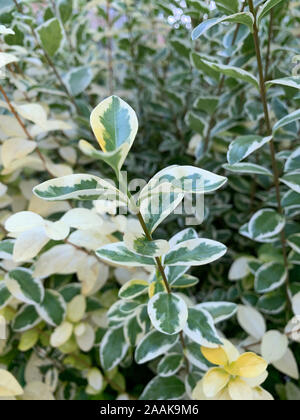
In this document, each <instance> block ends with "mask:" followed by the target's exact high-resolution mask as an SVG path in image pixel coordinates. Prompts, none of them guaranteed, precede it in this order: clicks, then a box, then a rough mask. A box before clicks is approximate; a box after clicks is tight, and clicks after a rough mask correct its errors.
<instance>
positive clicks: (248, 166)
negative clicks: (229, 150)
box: [223, 163, 273, 176]
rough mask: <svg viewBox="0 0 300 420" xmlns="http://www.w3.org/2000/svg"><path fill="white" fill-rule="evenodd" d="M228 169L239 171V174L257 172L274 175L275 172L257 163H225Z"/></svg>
mask: <svg viewBox="0 0 300 420" xmlns="http://www.w3.org/2000/svg"><path fill="white" fill-rule="evenodd" d="M223 168H224V169H226V171H229V172H233V173H237V174H239V173H240V174H253V175H255V174H257V175H266V176H273V173H272V172H271V171H270V170H269V169H267V168H265V167H264V166H260V165H256V164H255V163H236V164H234V165H223Z"/></svg>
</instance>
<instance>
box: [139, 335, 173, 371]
mask: <svg viewBox="0 0 300 420" xmlns="http://www.w3.org/2000/svg"><path fill="white" fill-rule="evenodd" d="M178 340H179V335H167V334H162V333H160V332H159V331H156V330H152V331H150V332H149V333H148V334H147V335H146V336H145V337H144V338H143V339H142V340H141V341H140V343H139V344H138V346H137V348H136V351H135V360H136V362H137V363H138V364H139V365H141V364H143V363H147V362H149V361H150V360H153V359H156V358H157V357H159V356H161V355H162V354H165V353H166V352H167V351H169V350H170V349H171V348H172V347H173V346H174V345H175V344H176V343H177V342H178Z"/></svg>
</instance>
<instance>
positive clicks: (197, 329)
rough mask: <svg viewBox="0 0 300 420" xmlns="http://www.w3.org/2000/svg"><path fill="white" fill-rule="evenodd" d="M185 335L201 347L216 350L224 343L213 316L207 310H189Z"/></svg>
mask: <svg viewBox="0 0 300 420" xmlns="http://www.w3.org/2000/svg"><path fill="white" fill-rule="evenodd" d="M183 331H184V333H185V334H186V335H187V336H188V337H189V338H190V339H191V340H192V341H194V342H195V343H197V344H200V346H204V347H209V348H216V347H218V346H220V345H222V341H221V340H220V337H219V335H218V333H217V330H216V328H215V326H214V320H213V317H212V316H211V314H210V313H209V312H208V311H206V310H205V309H200V308H196V307H194V308H189V310H188V320H187V323H186V326H185V327H184V330H183Z"/></svg>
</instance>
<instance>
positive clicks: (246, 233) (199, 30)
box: [191, 0, 300, 399]
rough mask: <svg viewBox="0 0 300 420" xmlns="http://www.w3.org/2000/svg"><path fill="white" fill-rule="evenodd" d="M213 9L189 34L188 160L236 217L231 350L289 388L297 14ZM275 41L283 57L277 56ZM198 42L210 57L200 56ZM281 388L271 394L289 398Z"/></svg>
mask: <svg viewBox="0 0 300 420" xmlns="http://www.w3.org/2000/svg"><path fill="white" fill-rule="evenodd" d="M216 3H217V8H216V9H214V11H213V12H212V16H210V18H209V19H207V20H205V21H203V22H202V23H200V24H199V25H198V26H196V27H195V29H194V30H193V32H192V39H193V41H194V42H195V44H194V45H195V49H194V51H192V53H191V61H192V64H193V67H194V68H196V69H197V70H198V71H199V72H200V74H201V76H202V83H204V84H206V86H207V95H203V96H201V97H200V98H199V99H198V101H197V103H195V106H197V108H198V109H199V111H202V112H201V113H200V114H199V120H201V121H202V122H203V127H204V131H203V133H202V136H201V137H200V138H198V139H197V159H198V162H200V164H201V162H202V161H203V162H205V160H206V161H207V160H208V161H209V160H211V159H215V160H218V161H219V162H220V164H222V165H223V168H224V169H225V171H226V174H228V178H229V185H230V187H231V189H232V190H233V194H234V205H235V208H239V209H240V213H239V214H237V213H236V211H233V212H232V211H231V212H228V214H227V215H226V216H225V220H226V222H227V223H228V224H229V226H230V227H231V228H232V229H233V230H236V231H237V232H239V236H237V235H235V238H236V239H235V240H236V241H237V243H236V246H235V248H236V250H235V251H236V257H235V261H234V263H233V265H232V267H231V270H230V272H229V276H228V278H229V280H230V281H233V282H237V284H238V290H239V292H238V293H239V294H240V297H241V300H242V303H243V304H244V305H245V306H244V305H242V306H240V307H239V309H238V321H239V323H240V325H241V327H242V328H243V329H244V330H245V331H246V333H247V334H248V336H249V337H248V338H247V340H246V342H244V343H242V344H241V346H242V347H244V348H245V349H251V348H255V346H258V347H256V348H257V349H258V351H259V352H260V353H261V354H262V356H263V357H264V358H265V359H266V360H267V361H268V362H269V363H272V364H273V367H274V368H275V369H277V371H279V372H282V373H284V374H285V375H287V376H288V377H289V378H292V379H295V380H296V381H297V380H299V371H298V367H297V362H296V359H297V357H298V354H297V344H295V343H298V342H299V314H300V309H299V297H300V295H299V290H300V289H299V269H298V266H299V246H298V245H297V243H298V242H299V232H300V225H299V208H300V195H299V193H300V188H299V185H300V183H299V180H300V172H299V169H300V165H299V163H300V161H299V151H300V149H299V123H298V120H299V118H300V112H299V109H298V107H299V86H300V78H299V76H298V75H297V71H296V70H295V69H293V66H292V65H291V64H292V63H293V62H295V60H294V58H295V57H294V54H295V52H296V51H297V41H296V40H295V38H294V37H293V36H292V31H293V24H294V22H295V20H294V16H295V15H296V14H297V13H298V12H297V7H296V6H295V5H293V4H292V3H291V2H288V1H283V0H268V1H256V2H253V1H252V0H249V1H248V0H247V1H245V2H238V1H232V2H226V1H220V2H216ZM223 23H224V24H223ZM212 34H213V41H212ZM283 39H284V44H285V45H286V46H287V45H289V48H290V49H289V48H284V49H283V50H282V51H281V52H280V51H279V49H278V48H277V46H278V45H279V44H282V43H283ZM206 42H211V44H210V47H209V48H210V49H211V51H212V50H214V51H215V52H216V54H215V55H214V56H212V54H211V53H210V54H209V55H207V54H205V53H207V48H206V49H205V48H204V52H205V53H203V52H202V48H201V45H203V43H206ZM294 48H295V49H294ZM195 74H196V73H195ZM225 158H226V160H227V161H225ZM253 244H255V246H254V247H253ZM238 248H240V251H238ZM250 319H252V321H250ZM254 323H255V326H254ZM251 324H252V325H251ZM253 344H254V347H252V345H253ZM275 348H276V350H275ZM274 374H275V373H274ZM283 382H284V380H283ZM289 386H291V388H293V387H294V385H293V384H289V385H288V386H287V388H286V389H285V386H284V385H282V389H281V391H283V392H284V393H285V392H288V393H289V391H288V388H289ZM278 390H279V388H278ZM207 396H208V395H206V397H207ZM198 397H199V398H200V399H202V398H203V393H202V394H201V393H198ZM204 397H205V395H204Z"/></svg>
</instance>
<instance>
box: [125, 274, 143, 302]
mask: <svg viewBox="0 0 300 420" xmlns="http://www.w3.org/2000/svg"><path fill="white" fill-rule="evenodd" d="M148 288H149V283H148V282H147V281H146V280H135V279H133V280H130V281H128V282H127V283H125V284H124V286H122V287H121V289H120V290H119V297H120V298H121V299H129V300H130V299H134V298H135V297H137V296H140V295H142V294H144V293H146V292H147V291H148Z"/></svg>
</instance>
